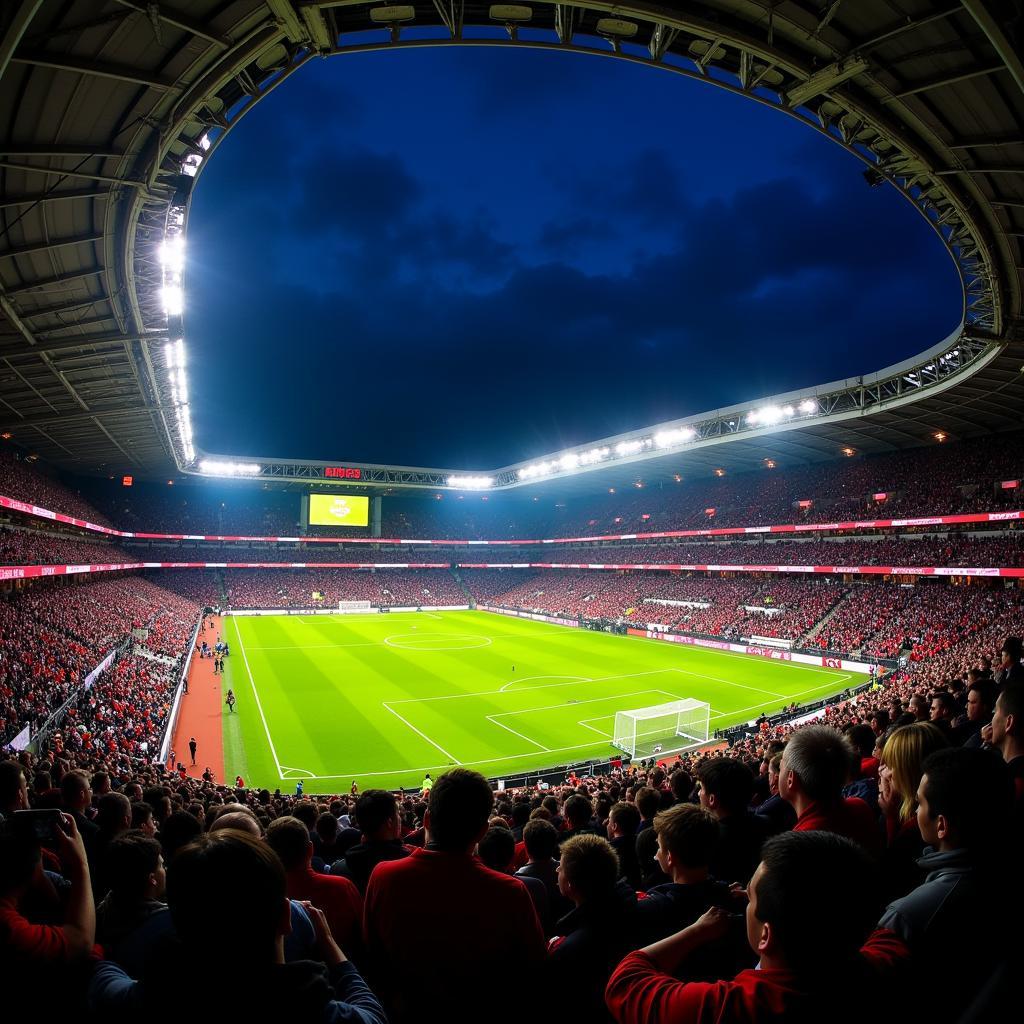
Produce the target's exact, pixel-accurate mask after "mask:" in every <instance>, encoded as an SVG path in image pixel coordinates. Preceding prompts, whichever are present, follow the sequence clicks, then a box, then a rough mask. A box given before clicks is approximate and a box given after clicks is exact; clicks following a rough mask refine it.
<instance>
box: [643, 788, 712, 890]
mask: <svg viewBox="0 0 1024 1024" xmlns="http://www.w3.org/2000/svg"><path fill="white" fill-rule="evenodd" d="M718 830H719V826H718V821H717V820H716V819H715V817H714V815H712V813H711V812H710V811H709V810H707V809H706V808H704V807H698V806H696V804H677V805H676V806H675V807H670V808H669V809H668V810H667V811H661V812H660V813H659V814H658V815H657V816H656V817H655V819H654V832H655V834H656V835H657V837H658V864H659V865H660V866H661V870H662V871H664V872H665V874H666V875H668V876H669V878H672V879H675V880H677V881H681V880H682V879H683V877H684V876H694V875H695V876H697V877H701V876H702V877H705V878H706V877H707V871H708V864H709V863H710V861H711V857H712V855H713V854H714V852H715V847H716V846H717V845H718Z"/></svg>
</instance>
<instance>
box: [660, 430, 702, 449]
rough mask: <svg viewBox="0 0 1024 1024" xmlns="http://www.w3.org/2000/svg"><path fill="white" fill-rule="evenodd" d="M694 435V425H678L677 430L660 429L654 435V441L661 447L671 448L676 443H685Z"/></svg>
mask: <svg viewBox="0 0 1024 1024" xmlns="http://www.w3.org/2000/svg"><path fill="white" fill-rule="evenodd" d="M693 435H694V431H693V428H692V427H677V428H676V429H675V430H659V431H658V433H656V434H655V435H654V443H655V444H656V445H657V446H658V447H659V448H671V447H672V445H675V444H683V443H684V442H686V441H689V440H690V439H691V438H692V437H693Z"/></svg>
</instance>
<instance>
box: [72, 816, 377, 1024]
mask: <svg viewBox="0 0 1024 1024" xmlns="http://www.w3.org/2000/svg"><path fill="white" fill-rule="evenodd" d="M286 884H287V883H286V879H285V872H284V869H283V868H282V866H281V862H280V860H279V859H278V857H277V855H276V854H275V853H274V852H273V850H271V849H270V847H269V846H267V845H266V844H265V843H262V842H260V840H259V839H257V838H255V837H254V836H251V835H247V834H245V833H243V832H239V831H236V830H234V829H227V828H225V829H219V830H218V831H217V832H216V833H214V834H212V835H204V836H202V837H200V838H199V839H198V840H196V842H194V843H190V844H189V845H188V846H186V847H185V848H184V849H182V850H180V851H179V852H178V855H177V857H176V858H175V860H174V863H173V864H172V865H171V867H170V869H169V871H168V875H167V903H168V906H169V907H170V911H171V917H172V919H173V921H174V927H175V931H176V932H177V935H178V938H179V939H180V942H181V950H180V962H179V963H175V962H174V961H171V962H169V963H168V965H167V968H166V969H165V971H164V972H161V974H160V975H157V976H153V977H149V978H146V979H145V980H144V981H141V982H140V981H133V980H132V979H131V978H129V977H128V975H127V974H125V973H124V971H122V970H121V968H120V967H118V966H117V965H115V964H113V963H110V962H104V963H101V964H99V966H98V967H97V968H96V972H95V974H94V976H93V980H92V985H91V987H90V1002H91V1004H92V1006H93V1009H94V1011H95V1012H96V1013H98V1014H102V1015H103V1017H104V1019H106V1020H113V1021H133V1022H134V1021H138V1020H140V1019H144V1020H150V1021H158V1022H164V1021H167V1022H170V1021H180V1020H182V1019H186V1018H188V1017H190V1016H195V1010H196V1008H197V1007H201V1008H202V1016H203V1017H205V1018H206V1019H209V1020H212V1019H215V1018H223V1019H243V1020H244V1019H246V1018H251V1019H261V1020H275V1019H277V1020H296V1021H323V1022H335V1021H358V1022H360V1024H385V1020H386V1019H385V1017H384V1013H383V1011H382V1010H381V1007H380V1004H379V1003H378V1002H377V1000H376V998H375V997H374V996H373V994H372V993H371V992H370V990H369V989H368V988H367V987H366V985H365V984H364V982H363V980H362V978H360V976H359V972H358V971H357V970H356V969H355V967H353V965H352V964H351V963H349V962H348V960H346V958H345V954H344V953H343V952H342V950H341V949H340V947H339V946H338V944H337V943H336V942H335V941H334V938H333V936H332V935H331V932H330V928H329V927H328V925H327V922H326V919H325V918H324V915H323V914H322V913H321V912H320V911H319V910H317V909H316V908H313V907H310V908H309V913H310V914H311V916H312V918H313V921H314V923H315V926H316V946H317V948H316V953H317V956H318V959H319V961H320V962H317V963H314V962H304V963H292V964H285V958H284V937H285V934H286V933H287V931H288V928H289V903H288V899H287V896H286ZM198 950H218V951H222V955H225V956H230V957H231V958H232V961H233V962H234V963H235V964H237V965H238V966H239V967H243V966H244V968H245V969H246V970H247V971H251V972H253V975H254V977H256V978H258V979H259V983H258V984H251V985H249V984H227V983H225V978H224V976H223V974H222V973H221V972H220V971H212V970H211V971H199V972H194V971H189V978H188V984H182V983H181V979H180V978H179V977H177V976H176V974H177V971H176V970H175V968H176V967H177V968H178V970H188V968H187V967H186V965H187V964H189V963H192V962H193V961H194V957H195V951H198Z"/></svg>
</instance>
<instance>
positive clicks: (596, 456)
mask: <svg viewBox="0 0 1024 1024" xmlns="http://www.w3.org/2000/svg"><path fill="white" fill-rule="evenodd" d="M611 453H612V450H611V448H591V449H590V451H587V452H580V465H581V466H593V465H594V464H595V463H597V462H600V461H601V460H602V459H607V458H608V456H609V455H611Z"/></svg>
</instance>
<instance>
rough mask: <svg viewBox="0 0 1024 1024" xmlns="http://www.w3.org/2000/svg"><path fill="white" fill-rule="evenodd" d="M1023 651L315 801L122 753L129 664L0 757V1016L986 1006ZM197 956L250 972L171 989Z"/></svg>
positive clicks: (1003, 906)
mask: <svg viewBox="0 0 1024 1024" xmlns="http://www.w3.org/2000/svg"><path fill="white" fill-rule="evenodd" d="M998 647H999V645H997V648H998ZM1020 648H1021V645H1020V640H1019V638H1015V637H1010V638H1008V639H1004V642H1003V643H1002V644H1001V649H993V648H990V649H989V657H992V656H995V657H996V658H997V660H996V663H995V668H994V670H993V669H992V668H991V667H990V666H989V665H986V664H982V663H979V664H976V665H971V666H969V667H968V666H967V665H964V666H963V669H964V671H963V672H962V675H961V677H960V678H957V679H951V680H947V683H946V688H945V689H943V690H942V691H940V692H934V691H933V692H930V693H928V694H927V699H926V697H925V692H926V691H925V690H922V687H921V684H920V681H919V682H918V683H916V684H915V683H912V682H909V681H908V680H907V679H899V678H895V677H892V678H890V679H887V680H884V681H882V682H880V683H879V684H878V686H877V688H876V689H874V690H872V691H870V692H868V693H865V694H862V695H861V696H860V697H858V698H856V699H854V700H851V701H848V702H846V703H845V704H842V705H838V706H836V707H834V708H832V709H831V710H829V711H828V712H827V713H826V714H825V716H824V718H823V720H822V721H821V722H818V723H815V724H811V725H801V726H798V727H794V726H791V725H780V726H776V727H774V728H773V727H770V726H768V724H767V723H763V724H762V725H761V726H760V728H755V729H754V730H752V731H751V733H750V734H749V735H748V736H747V737H745V738H741V739H740V740H738V741H737V742H735V743H734V744H733V745H732V746H731V747H729V748H727V749H723V748H717V749H705V750H701V751H699V752H694V753H687V754H683V755H680V756H677V757H673V758H671V759H668V760H666V761H665V762H662V763H658V764H653V763H644V764H632V765H625V766H622V767H611V768H610V770H609V771H608V773H607V774H600V775H597V776H591V777H577V776H576V775H575V774H573V773H569V775H568V776H567V777H566V779H565V783H564V784H563V785H559V786H555V787H554V788H553V789H543V788H540V787H539V786H538V787H531V788H525V789H514V790H504V791H499V792H497V793H496V792H495V791H494V789H493V788H492V786H491V784H490V783H489V782H487V780H485V779H484V778H483V777H482V776H480V775H478V774H477V773H475V772H472V771H470V770H468V769H465V768H455V769H451V770H449V771H448V772H446V773H444V774H443V775H441V776H440V778H438V779H436V780H434V781H433V782H431V781H430V780H429V779H427V780H425V781H424V786H423V790H422V792H420V791H417V792H415V793H413V794H407V793H405V792H404V791H403V792H401V793H397V794H396V793H389V792H386V791H383V790H377V789H370V790H368V791H365V792H361V793H360V792H358V788H359V787H358V782H359V780H355V783H354V785H353V787H352V789H351V791H350V792H348V793H345V794H334V795H332V794H325V795H322V796H313V797H309V796H289V795H287V794H283V793H281V791H280V790H278V791H276V792H273V793H272V792H270V791H268V790H253V789H247V788H245V787H244V785H241V784H238V783H239V781H240V780H236V785H235V786H228V785H223V784H218V783H217V780H215V779H210V778H207V779H206V780H197V779H192V778H188V777H181V776H177V775H172V773H170V772H168V771H167V770H166V769H165V766H163V765H161V764H156V763H152V759H151V758H147V757H145V756H140V755H144V754H145V753H146V751H145V750H144V749H143V748H142V746H141V743H142V742H145V740H142V739H140V737H142V736H145V735H148V734H147V732H146V728H147V727H146V724H145V722H146V716H147V714H149V712H150V708H149V707H147V708H142V707H138V706H134V705H133V706H132V707H131V708H130V710H129V711H128V712H126V714H128V715H129V716H130V717H131V720H132V721H133V722H137V723H138V724H139V725H140V730H139V731H138V732H137V733H136V735H135V737H134V738H129V739H128V741H122V740H111V739H110V736H109V732H108V731H107V730H106V729H105V727H104V726H105V715H106V714H107V711H108V709H109V708H112V707H114V705H115V704H116V703H118V702H125V703H129V704H131V703H132V700H133V698H132V694H131V691H132V689H133V687H134V684H133V683H132V681H131V677H132V673H133V672H135V671H137V669H136V667H134V666H131V665H129V666H128V667H126V669H125V670H124V673H123V675H121V676H120V677H119V676H118V674H117V673H112V674H111V683H110V686H111V688H110V690H109V691H107V690H104V691H103V692H101V693H100V694H99V695H97V697H96V705H97V706H100V707H101V709H102V710H100V711H96V710H91V711H90V718H89V721H88V722H84V723H83V724H84V725H86V728H85V730H84V733H82V734H83V735H85V736H87V742H81V743H79V742H77V741H72V742H71V743H68V742H56V741H54V742H52V743H51V744H50V746H49V747H47V748H46V749H44V750H43V751H41V752H40V754H39V755H38V756H33V755H29V754H27V753H22V754H21V755H19V757H18V760H17V761H7V762H4V763H3V764H2V765H0V817H2V818H3V819H4V820H3V822H2V823H0V864H2V866H3V870H0V946H2V952H3V954H4V965H5V968H6V969H8V970H12V969H13V970H14V971H15V972H16V973H14V974H12V975H11V976H10V980H9V981H8V984H7V985H6V987H5V993H6V996H7V1002H6V1005H7V1006H8V1008H12V1007H14V1005H15V1002H14V1001H15V1000H17V999H18V998H19V995H20V994H26V995H30V997H31V998H33V999H37V998H38V989H35V988H33V987H31V986H34V985H38V984H39V983H40V982H41V981H42V980H43V979H45V981H46V982H47V983H48V985H49V989H48V992H49V1000H50V1003H49V1005H50V1009H51V1010H52V1011H54V1012H56V1013H58V1015H60V1016H62V1017H63V1016H66V1015H69V1014H73V1015H74V1016H76V1017H78V1018H79V1019H91V1018H90V1017H88V1016H83V1014H89V1013H91V1014H92V1015H94V1016H95V1018H96V1019H104V1020H111V1019H113V1020H138V1019H153V1020H161V1021H162V1020H168V1021H169V1020H171V1019H180V1018H181V1017H182V1016H183V1015H184V1014H186V1013H188V1012H189V1011H190V1010H191V1011H193V1015H194V1013H195V1011H197V1010H198V1009H199V1007H201V1008H202V1012H203V1013H204V1014H205V1013H210V1012H214V1011H215V1012H216V1013H218V1014H221V1013H224V1014H228V1013H236V1014H237V1013H238V1012H239V1008H240V1007H241V1008H242V1009H243V1010H244V1011H245V1012H256V1011H257V1008H259V1009H262V1010H263V1011H264V1012H270V1011H275V1012H276V1011H277V1010H278V1009H279V1008H280V1009H281V1010H282V1011H283V1010H284V1008H287V1010H288V1013H289V1019H294V1020H301V1021H306V1020H309V1021H318V1022H319V1021H352V1020H356V1021H362V1022H364V1024H384V1021H391V1022H393V1024H404V1022H408V1021H412V1020H414V1019H418V1018H421V1017H422V1016H423V1013H424V1005H423V1000H424V998H425V997H426V996H427V995H428V994H429V993H434V995H433V996H431V998H432V999H434V1000H435V1001H436V1000H441V1001H442V1002H443V1010H442V1008H441V1006H440V1005H438V1006H435V1009H436V1010H442V1012H443V1017H444V1019H445V1020H448V1021H452V1022H454V1024H463V1022H465V1024H469V1022H470V1021H475V1020H479V1019H480V1014H481V1012H482V1008H483V1007H486V1008H487V1009H486V1015H487V1018H488V1019H489V1020H494V1021H498V1022H501V1024H505V1022H509V1024H510V1022H511V1021H513V1020H520V1019H521V1018H522V1014H523V1006H522V1004H521V1001H519V1000H514V999H513V1000H508V999H500V1000H499V999H498V998H497V997H496V994H495V992H494V989H493V985H494V978H495V977H496V976H498V977H505V976H507V977H513V978H517V979H521V980H524V981H526V980H528V981H529V982H530V984H531V985H532V986H533V989H534V991H535V993H536V994H537V996H538V998H537V999H536V1000H533V1002H532V1004H531V1010H530V1016H531V1017H532V1018H534V1019H537V1020H538V1022H539V1024H546V1022H548V1021H551V1022H555V1021H564V1020H565V1019H566V1017H567V1015H569V1014H576V1015H578V1016H581V1018H582V1019H586V1020H614V1021H616V1022H618V1024H641V1022H642V1024H663V1022H664V1024H668V1022H669V1021H700V1022H703V1021H713V1020H729V1021H737V1022H748V1021H749V1022H762V1021H764V1022H767V1021H768V1020H772V1019H784V1020H788V1019H794V1020H797V1019H798V1020H810V1019H814V1018H816V1017H821V1016H823V1015H824V1016H828V1017H829V1019H835V1020H840V1021H844V1022H846V1021H849V1022H851V1024H852V1022H853V1021H857V1020H863V1019H867V1018H872V1017H873V1018H876V1019H906V1018H907V1016H909V1015H910V1014H911V1013H913V1012H914V1010H915V1008H916V1009H917V1010H920V1011H921V1013H922V1014H923V1016H922V1018H921V1019H926V1020H929V1021H934V1022H937V1024H944V1022H947V1021H948V1022H956V1021H974V1020H984V1019H992V1018H993V1015H995V1014H997V1013H998V1012H999V1011H1000V1009H1001V1008H1003V1007H1005V1006H1007V1005H1009V1003H1008V1000H1009V999H1010V997H1011V994H1012V993H1013V992H1014V991H1015V979H1014V977H1013V974H1012V971H1013V969H1014V966H1015V964H1016V963H1017V962H1019V956H1020V953H1021V941H1020V934H1019V928H1018V927H1017V920H1018V917H1019V914H1020V911H1021V891H1020V885H1019V879H1018V878H1017V877H1016V874H1015V872H1016V865H1017V862H1018V860H1019V857H1020V854H1021V852H1022V847H1021V842H1022V832H1021V828H1022V824H1024V820H1022V813H1024V666H1022V665H1021V663H1020V656H1021V649H1020ZM141 682H142V684H143V685H144V687H145V688H146V689H153V690H154V691H155V692H154V696H153V699H152V702H151V707H158V705H159V702H160V700H161V697H162V695H161V693H160V686H159V682H158V683H157V684H156V685H155V686H154V684H153V680H152V679H143V680H141ZM125 686H127V690H126V689H124V688H123V687H125ZM70 731H71V732H74V731H75V730H70ZM27 808H34V809H36V810H40V811H45V810H46V809H53V810H59V811H60V812H61V815H60V818H59V823H58V824H57V827H55V828H52V830H51V831H47V830H44V829H41V828H37V827H28V826H25V827H20V826H22V825H23V822H22V820H21V819H20V818H19V815H18V812H19V811H21V810H24V809H27ZM50 820H51V822H52V819H50ZM33 826H34V822H33ZM44 868H45V870H44ZM979 917H980V918H982V919H983V921H984V927H979V926H978V921H979ZM211 949H216V950H227V951H229V953H227V954H225V955H229V956H230V957H231V958H235V959H237V958H239V957H241V958H243V959H242V960H241V961H239V962H240V963H244V965H245V966H246V967H247V968H250V969H258V970H259V972H260V973H259V975H258V983H257V982H256V981H254V980H253V979H251V978H250V979H249V981H247V982H246V983H245V984H239V985H235V984H228V983H227V981H226V979H225V978H224V977H223V975H222V972H218V971H213V970H209V971H201V972H199V973H198V974H196V973H193V974H192V975H189V976H188V981H187V984H186V983H184V981H183V975H182V971H183V970H185V969H186V965H187V964H189V963H193V964H194V963H195V960H196V956H197V954H200V953H201V952H203V951H207V950H211ZM197 1000H198V1002H197ZM257 1004H258V1006H257ZM19 1008H20V1007H19ZM925 1011H926V1012H925ZM432 1012H433V1011H432Z"/></svg>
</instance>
